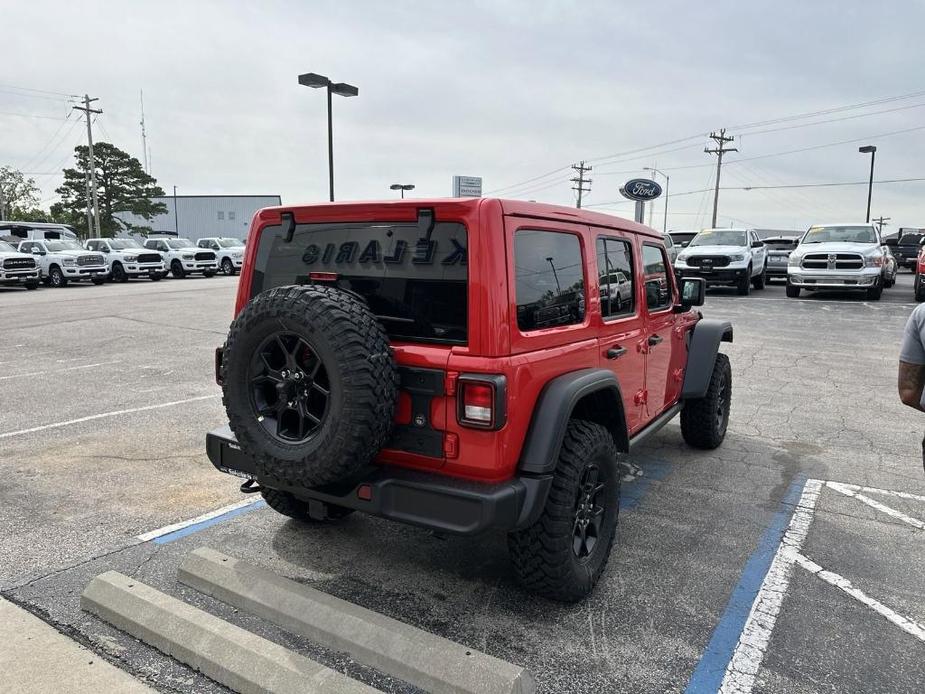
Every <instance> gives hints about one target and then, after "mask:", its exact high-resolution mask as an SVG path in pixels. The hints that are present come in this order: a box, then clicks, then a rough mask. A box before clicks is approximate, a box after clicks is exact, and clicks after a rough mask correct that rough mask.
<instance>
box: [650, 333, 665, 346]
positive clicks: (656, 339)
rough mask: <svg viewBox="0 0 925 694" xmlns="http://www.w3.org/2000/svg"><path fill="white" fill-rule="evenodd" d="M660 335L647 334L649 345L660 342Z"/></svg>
mask: <svg viewBox="0 0 925 694" xmlns="http://www.w3.org/2000/svg"><path fill="white" fill-rule="evenodd" d="M661 342H662V337H661V336H660V335H650V336H649V346H650V347H654V346H655V345H657V344H661Z"/></svg>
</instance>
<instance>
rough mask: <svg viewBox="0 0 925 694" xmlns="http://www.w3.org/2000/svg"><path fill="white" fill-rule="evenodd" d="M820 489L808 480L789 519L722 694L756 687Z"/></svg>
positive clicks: (730, 663)
mask: <svg viewBox="0 0 925 694" xmlns="http://www.w3.org/2000/svg"><path fill="white" fill-rule="evenodd" d="M821 489H822V481H821V480H807V481H806V485H805V486H804V487H803V493H802V494H801V495H800V501H799V502H798V504H797V507H796V509H795V510H794V512H793V516H791V518H790V526H789V527H788V528H787V532H786V533H784V536H783V538H781V541H780V545H779V547H778V549H777V554H775V555H774V561H772V562H771V568H770V569H769V570H768V573H767V575H766V576H765V577H764V581H762V582H761V588H760V589H759V590H758V595H756V596H755V601H754V602H753V603H752V609H751V611H750V612H749V614H748V619H747V620H746V622H745V627H744V628H743V629H742V633H741V635H740V636H739V641H738V643H737V644H736V648H735V651H734V652H733V654H732V659H731V660H730V661H729V665H727V666H726V675H725V676H724V677H723V681H722V683H721V684H720V688H719V691H720V692H722V693H723V694H732V693H733V692H736V693H743V692H750V691H751V690H752V687H754V686H755V677H756V676H757V675H758V668H760V667H761V661H762V660H764V654H765V651H766V650H767V649H768V643H769V642H770V640H771V633H772V632H773V631H774V624H775V623H776V622H777V615H778V614H779V613H780V608H781V604H783V602H784V596H785V595H786V594H787V589H788V588H789V586H790V575H791V574H792V573H793V555H794V554H795V553H796V552H798V551H799V550H800V548H801V547H802V546H803V542H804V541H805V540H806V535H807V533H808V532H809V526H810V524H811V523H812V521H813V512H814V511H815V509H816V501H817V500H818V499H819V491H820V490H821Z"/></svg>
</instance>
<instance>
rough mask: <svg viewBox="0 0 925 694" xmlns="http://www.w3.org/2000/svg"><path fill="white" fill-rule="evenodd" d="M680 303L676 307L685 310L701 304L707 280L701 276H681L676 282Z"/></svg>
mask: <svg viewBox="0 0 925 694" xmlns="http://www.w3.org/2000/svg"><path fill="white" fill-rule="evenodd" d="M678 289H679V290H680V293H681V303H680V304H679V306H677V307H676V308H677V309H678V310H679V312H681V311H686V310H687V309H689V308H691V307H692V306H703V302H704V300H705V299H706V296H707V282H706V280H704V279H703V278H702V277H682V278H681V279H680V280H679V282H678Z"/></svg>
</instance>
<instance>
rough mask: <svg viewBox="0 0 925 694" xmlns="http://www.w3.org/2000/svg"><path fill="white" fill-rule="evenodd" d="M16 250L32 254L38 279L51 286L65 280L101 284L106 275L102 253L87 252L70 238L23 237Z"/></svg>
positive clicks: (64, 284) (58, 284)
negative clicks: (29, 239) (88, 281)
mask: <svg viewBox="0 0 925 694" xmlns="http://www.w3.org/2000/svg"><path fill="white" fill-rule="evenodd" d="M19 252H20V253H31V254H32V256H33V258H35V262H36V264H37V265H38V267H39V273H40V276H41V279H42V280H43V281H44V282H45V283H46V284H49V285H51V286H52V287H66V286H67V283H68V282H77V281H81V280H90V281H91V282H93V284H103V282H105V281H106V277H107V276H108V275H109V269H108V268H107V267H106V261H105V260H104V259H103V254H102V253H91V252H90V251H88V250H87V249H86V248H84V247H83V246H81V245H80V244H79V243H77V242H76V241H71V240H70V239H57V240H55V239H41V240H33V241H23V242H22V243H21V244H19Z"/></svg>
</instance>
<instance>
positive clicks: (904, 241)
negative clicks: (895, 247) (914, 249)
mask: <svg viewBox="0 0 925 694" xmlns="http://www.w3.org/2000/svg"><path fill="white" fill-rule="evenodd" d="M921 240H922V234H903V235H902V237H900V239H899V245H900V246H918V245H919V241H921Z"/></svg>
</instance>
